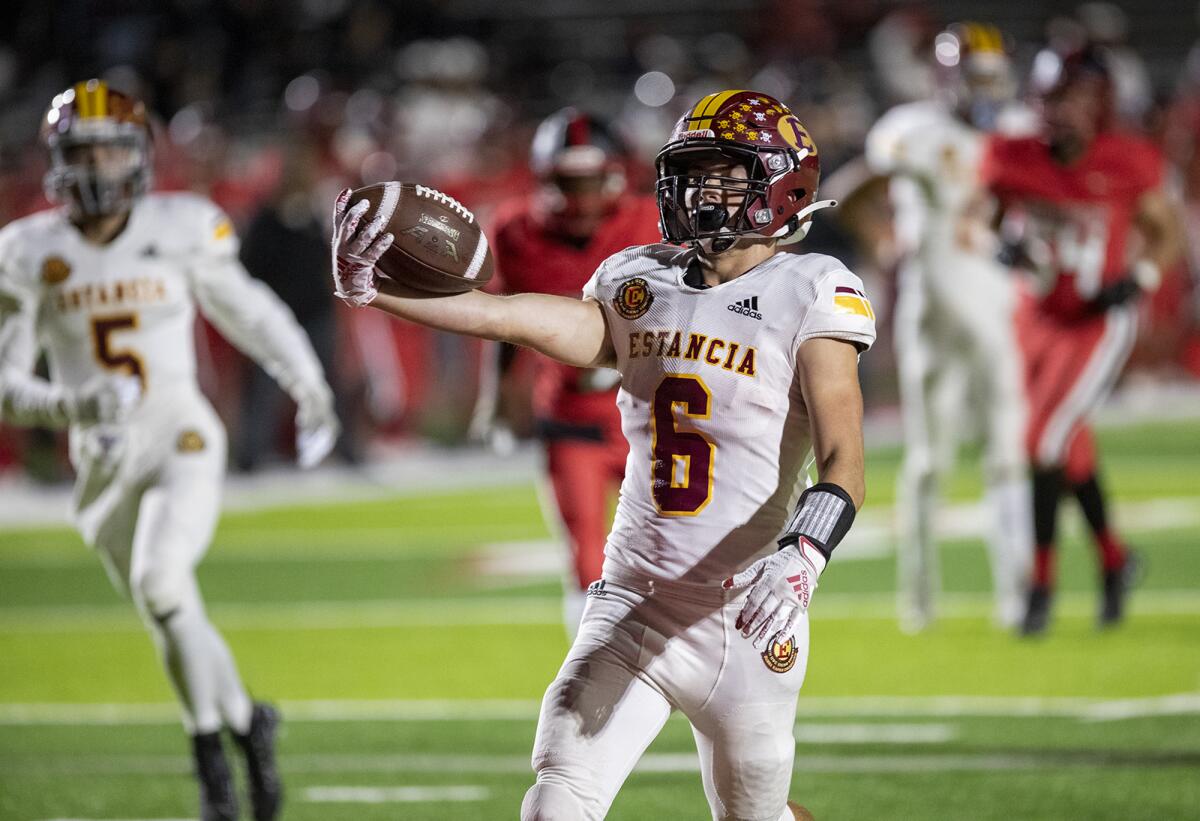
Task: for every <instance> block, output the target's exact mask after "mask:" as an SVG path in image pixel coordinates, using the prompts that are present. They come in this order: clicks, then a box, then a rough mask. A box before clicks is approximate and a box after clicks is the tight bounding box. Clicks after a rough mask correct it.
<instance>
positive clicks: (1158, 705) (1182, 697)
mask: <svg viewBox="0 0 1200 821" xmlns="http://www.w3.org/2000/svg"><path fill="white" fill-rule="evenodd" d="M1189 713H1200V693H1176V694H1174V695H1169V696H1159V697H1157V698H1132V699H1121V700H1117V701H1104V702H1101V703H1099V704H1095V705H1093V706H1092V707H1090V708H1088V709H1087V710H1086V711H1085V712H1084V715H1082V716H1080V717H1081V718H1082V719H1083V720H1085V721H1096V722H1098V721H1123V720H1125V719H1131V718H1150V717H1153V716H1174V715H1187V714H1189Z"/></svg>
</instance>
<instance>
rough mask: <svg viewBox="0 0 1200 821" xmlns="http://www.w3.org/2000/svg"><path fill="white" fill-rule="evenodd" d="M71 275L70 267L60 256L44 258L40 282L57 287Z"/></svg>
mask: <svg viewBox="0 0 1200 821" xmlns="http://www.w3.org/2000/svg"><path fill="white" fill-rule="evenodd" d="M70 275H71V265H70V263H68V262H67V261H66V260H65V259H63V258H62V257H60V256H53V257H46V261H45V262H43V263H42V282H44V283H46V284H47V285H57V284H58V283H60V282H62V281H64V280H65V279H66V278H67V277H69V276H70Z"/></svg>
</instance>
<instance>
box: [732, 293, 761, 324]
mask: <svg viewBox="0 0 1200 821" xmlns="http://www.w3.org/2000/svg"><path fill="white" fill-rule="evenodd" d="M725 310H727V311H733V312H734V313H735V314H741V315H742V316H747V317H750V318H751V319H762V318H763V317H762V314H761V313H759V312H758V297H756V296H752V297H747V298H746V299H739V300H738V301H737V302H731V303H730V304H728V305H726V306H725Z"/></svg>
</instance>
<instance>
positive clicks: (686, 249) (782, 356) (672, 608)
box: [334, 91, 875, 821]
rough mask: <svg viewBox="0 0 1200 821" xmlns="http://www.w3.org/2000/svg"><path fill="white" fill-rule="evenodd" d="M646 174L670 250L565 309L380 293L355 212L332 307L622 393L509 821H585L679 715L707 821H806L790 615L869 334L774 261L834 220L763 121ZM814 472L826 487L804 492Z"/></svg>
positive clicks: (625, 263) (520, 299) (821, 267)
mask: <svg viewBox="0 0 1200 821" xmlns="http://www.w3.org/2000/svg"><path fill="white" fill-rule="evenodd" d="M657 170H658V201H659V209H660V214H661V218H662V224H663V229H664V235H665V239H666V241H667V242H668V243H670V244H659V245H646V246H635V247H631V248H627V249H626V250H624V251H621V252H620V253H618V254H616V255H614V256H612V257H610V258H609V259H608V260H606V261H605V262H604V263H603V264H601V266H600V268H599V269H598V270H597V271H596V272H595V274H594V275H593V276H592V278H591V280H590V281H589V282H588V283H587V285H586V286H585V288H584V291H583V296H584V298H583V299H582V300H576V299H571V298H568V297H559V296H551V295H539V294H518V295H513V296H508V297H496V296H491V295H488V294H485V293H481V292H478V291H471V292H468V293H464V294H459V295H455V296H447V297H440V298H437V297H428V295H421V294H418V293H416V292H413V291H411V290H409V289H407V288H405V287H404V286H403V285H399V284H397V283H395V282H392V281H389V280H382V279H379V278H377V277H376V275H375V272H374V263H375V262H376V261H377V260H378V259H379V257H380V255H381V254H382V253H383V252H384V251H385V250H386V248H387V247H389V245H390V243H391V241H392V238H391V235H390V234H387V233H383V226H384V224H385V221H384V220H383V219H382V218H381V217H378V216H377V217H376V218H375V219H373V220H370V221H369V222H364V221H363V220H362V216H363V214H364V213H365V210H366V208H367V205H368V204H367V203H366V202H365V201H360V202H357V203H353V204H350V199H351V192H350V191H345V192H343V194H342V195H341V196H340V197H339V199H338V202H337V205H336V206H335V215H334V219H335V226H336V232H335V237H334V254H335V257H336V260H335V262H336V264H335V265H334V269H335V286H336V291H337V293H338V295H339V296H341V297H342V298H343V299H345V300H346V301H347V302H348V303H350V304H352V305H368V304H369V305H372V306H374V307H376V308H379V309H381V310H384V311H387V312H389V313H392V314H395V315H396V316H400V317H403V318H406V319H410V320H414V321H417V322H422V323H425V324H428V325H430V326H433V327H435V328H440V329H444V330H450V331H456V332H461V333H468V334H472V335H475V336H480V337H483V338H486V339H499V340H504V341H506V342H511V343H515V344H519V345H526V346H529V347H532V348H534V349H536V350H538V351H540V352H542V353H544V354H546V355H548V356H550V357H552V358H554V359H557V360H559V361H561V362H565V363H567V364H570V365H574V366H576V367H613V368H616V369H617V370H618V371H619V372H620V373H621V377H622V380H621V388H620V391H619V394H618V406H619V407H620V411H621V422H622V430H623V432H624V435H625V437H626V439H627V440H628V441H629V457H628V462H627V464H626V473H625V480H624V483H623V484H622V487H621V496H620V502H619V504H618V507H617V513H616V521H615V523H614V526H613V530H612V533H611V535H610V536H609V538H608V543H607V545H606V548H605V557H606V558H605V562H604V568H603V575H602V578H601V579H600V580H599V581H597V582H596V583H594V584H593V585H592V587H591V589H590V590H589V597H588V603H587V606H586V609H585V611H584V615H583V620H582V623H581V625H580V630H579V634H578V635H577V637H576V639H575V642H574V644H573V646H572V647H571V650H570V652H569V654H568V656H567V659H566V661H565V662H564V663H563V666H562V668H561V670H560V671H559V674H558V677H557V678H556V679H555V681H554V682H553V683H552V684H551V685H550V687H549V689H548V690H547V692H546V696H545V699H544V700H543V702H542V711H541V716H540V719H539V722H538V731H537V738H536V741H535V743H534V751H533V767H534V770H535V771H536V773H537V781H536V783H535V784H534V785H533V786H532V787H531V788H530V790H529V791H528V793H527V794H526V796H525V800H524V803H523V805H522V809H521V817H522V818H523V819H525V820H526V821H537V820H538V819H564V820H565V819H570V820H571V821H578V819H598V818H602V817H603V816H604V815H605V814H606V813H607V811H608V808H609V805H610V804H611V802H612V801H613V798H614V797H615V795H616V793H617V791H618V789H619V788H620V786H621V784H622V783H623V782H624V780H625V778H626V776H628V774H629V772H630V771H631V770H632V769H633V767H634V765H635V764H636V763H637V761H638V759H639V758H640V756H641V754H642V752H643V751H644V750H645V749H646V747H647V746H648V745H649V744H650V742H651V741H652V740H653V739H654V737H655V736H656V735H657V734H658V732H659V730H660V729H661V728H662V726H663V724H664V722H665V721H666V720H667V717H668V716H669V715H670V714H671V712H672V711H674V710H679V711H681V712H682V713H683V714H684V715H686V716H687V718H688V720H689V721H690V722H691V724H692V726H693V728H694V732H695V738H696V743H697V746H698V748H699V753H700V764H701V771H702V774H703V782H704V789H705V793H706V795H707V798H708V802H709V805H710V807H711V810H712V815H713V817H714V818H717V819H745V820H746V821H750V820H751V819H753V821H784V820H785V819H786V820H787V821H790V819H793V818H803V817H808V816H807V813H806V812H805V811H804V810H803V809H802V808H800V807H796V806H794V805H792V804H790V803H789V802H788V800H787V796H788V788H789V782H790V780H791V773H792V762H793V756H794V753H795V740H794V738H793V735H792V733H793V725H794V722H795V708H796V698H797V694H798V692H799V689H800V685H801V682H802V681H803V679H804V672H805V666H806V661H807V653H808V618H807V609H808V606H809V602H810V600H811V597H812V595H813V592H814V591H815V590H816V586H817V579H818V576H819V575H820V573H821V571H822V570H823V569H824V568H825V565H826V562H828V561H829V558H830V554H831V552H832V551H833V549H834V547H835V546H836V545H837V544H838V542H839V541H840V540H841V539H842V537H843V536H844V535H845V533H846V531H847V530H848V529H849V527H850V524H851V522H852V520H853V518H854V514H855V510H856V508H857V507H858V506H859V505H860V504H861V502H862V499H863V495H864V493H865V486H864V478H863V444H862V394H861V391H860V388H859V381H858V356H859V353H860V352H862V351H863V350H865V349H866V348H868V347H869V346H870V345H871V343H872V342H873V341H874V339H875V326H874V314H873V312H872V309H871V305H870V303H869V302H868V300H867V297H866V296H865V295H864V294H863V291H862V283H861V282H860V281H859V279H858V277H856V276H855V275H854V274H852V273H850V272H849V271H847V270H846V268H845V267H844V266H843V265H842V264H841V263H840V262H838V261H837V260H836V259H833V258H831V257H827V256H821V255H817V254H794V253H789V252H785V251H783V250H782V249H781V248H780V245H781V244H783V243H786V242H790V241H796V240H799V239H800V238H802V237H803V236H804V234H805V233H806V231H807V229H808V226H809V224H810V220H811V214H812V212H813V211H814V210H816V209H818V208H821V207H824V206H828V205H831V204H832V203H831V202H828V201H826V202H820V201H817V200H816V195H817V182H818V179H819V176H820V166H819V161H818V158H817V149H816V146H815V145H814V144H813V141H812V139H811V138H810V137H809V135H808V133H807V132H806V131H805V130H804V127H803V126H802V125H801V124H800V121H799V120H798V119H797V118H796V117H795V116H794V115H793V114H792V113H791V111H790V110H789V109H788V108H787V107H786V106H784V105H783V104H782V103H780V102H779V101H777V100H775V99H773V98H771V97H769V96H767V95H765V94H758V93H755V92H750V91H724V92H720V93H717V94H710V95H708V96H707V97H705V98H704V99H702V100H701V101H700V102H699V103H698V104H697V105H695V106H693V107H692V108H691V109H689V111H688V113H687V114H686V115H685V116H684V117H683V118H682V119H681V120H680V121H679V123H678V124H677V125H676V127H675V130H674V132H673V133H672V135H671V137H670V139H669V140H668V142H667V143H666V145H665V146H664V148H663V150H662V151H661V152H660V154H659V156H658V160H657ZM360 223H362V225H360ZM810 453H812V454H813V458H815V462H816V468H817V473H818V478H819V480H820V481H819V483H818V484H816V485H814V486H813V487H811V488H808V489H807V490H805V489H804V487H803V484H801V478H802V472H803V468H804V466H805V462H806V459H808V458H809V454H810ZM801 813H804V814H803V815H802V814H801Z"/></svg>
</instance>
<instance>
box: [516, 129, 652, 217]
mask: <svg viewBox="0 0 1200 821" xmlns="http://www.w3.org/2000/svg"><path fill="white" fill-rule="evenodd" d="M628 153H629V152H628V150H627V148H626V146H625V143H624V142H623V141H622V140H621V139H620V137H618V136H617V134H616V132H615V131H614V130H613V129H612V128H611V127H610V126H609V125H608V124H607V123H605V122H604V121H603V120H601V119H599V118H597V117H595V116H593V115H591V114H588V113H586V112H583V111H579V110H578V109H574V108H564V109H562V110H561V111H556V112H555V113H554V114H551V115H550V116H549V117H547V118H546V119H545V120H543V121H542V123H541V125H539V126H538V128H537V131H536V132H535V133H534V135H533V145H532V147H531V148H530V152H529V164H530V167H531V169H532V170H533V172H534V174H536V175H537V177H538V179H539V180H540V181H541V183H542V188H541V191H540V197H539V202H540V205H541V210H542V212H543V214H544V216H545V217H546V218H547V221H548V223H549V225H550V227H551V230H554V231H556V232H557V233H560V234H564V235H567V236H572V237H576V238H578V239H586V238H588V237H590V236H591V234H592V233H593V232H594V231H595V230H596V228H597V227H598V226H599V223H600V221H601V220H603V219H604V218H605V216H607V215H608V214H609V213H610V212H611V211H612V210H613V208H614V207H615V206H616V203H617V200H618V198H619V197H620V196H621V194H623V193H624V192H625V187H626V178H625V163H626V161H627V158H628Z"/></svg>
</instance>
